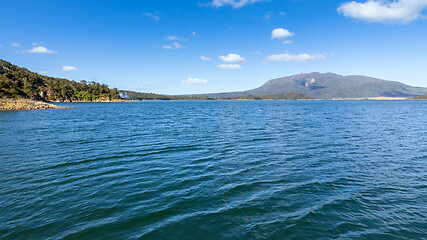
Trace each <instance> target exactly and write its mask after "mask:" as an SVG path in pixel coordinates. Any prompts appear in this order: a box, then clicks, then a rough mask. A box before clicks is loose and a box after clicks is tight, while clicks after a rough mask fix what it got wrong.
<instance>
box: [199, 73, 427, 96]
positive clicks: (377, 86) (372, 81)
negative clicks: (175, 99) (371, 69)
mask: <svg viewBox="0 0 427 240" xmlns="http://www.w3.org/2000/svg"><path fill="white" fill-rule="evenodd" d="M286 93H302V94H306V95H308V96H311V97H314V98H318V99H334V98H370V97H405V98H406V97H407V98H409V97H415V96H420V95H424V94H427V88H422V87H411V86H408V85H405V84H403V83H400V82H395V81H386V80H381V79H377V78H372V77H366V76H357V75H354V76H342V75H338V74H334V73H318V72H314V73H306V74H298V75H293V76H289V77H283V78H277V79H273V80H270V81H268V82H266V83H265V84H264V85H262V86H261V87H259V88H255V89H252V90H248V91H242V92H228V93H214V94H204V95H205V96H209V97H215V98H216V97H222V98H224V97H236V96H250V95H275V94H286Z"/></svg>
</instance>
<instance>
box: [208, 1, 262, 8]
mask: <svg viewBox="0 0 427 240" xmlns="http://www.w3.org/2000/svg"><path fill="white" fill-rule="evenodd" d="M261 1H264V0H213V1H212V2H210V3H208V4H207V6H212V7H217V8H218V7H223V6H226V5H231V6H232V7H233V8H241V7H244V6H246V5H249V4H253V3H256V2H261Z"/></svg>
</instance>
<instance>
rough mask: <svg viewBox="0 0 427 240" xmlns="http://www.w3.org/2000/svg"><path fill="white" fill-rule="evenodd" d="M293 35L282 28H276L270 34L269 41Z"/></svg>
mask: <svg viewBox="0 0 427 240" xmlns="http://www.w3.org/2000/svg"><path fill="white" fill-rule="evenodd" d="M294 35H295V33H293V32H289V30H287V29H284V28H276V29H274V30H273V31H272V32H271V39H275V38H288V37H293V36H294Z"/></svg>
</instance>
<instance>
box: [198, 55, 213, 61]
mask: <svg viewBox="0 0 427 240" xmlns="http://www.w3.org/2000/svg"><path fill="white" fill-rule="evenodd" d="M200 60H203V61H211V60H212V58H209V57H205V56H201V57H200Z"/></svg>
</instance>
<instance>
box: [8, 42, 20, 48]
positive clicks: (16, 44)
mask: <svg viewBox="0 0 427 240" xmlns="http://www.w3.org/2000/svg"><path fill="white" fill-rule="evenodd" d="M10 46H12V47H21V44H19V43H16V42H13V43H11V44H10Z"/></svg>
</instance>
